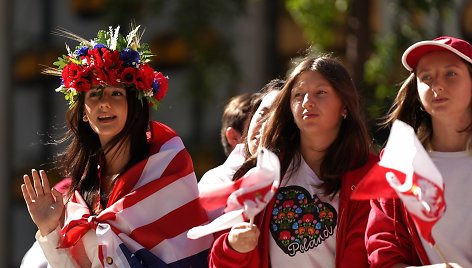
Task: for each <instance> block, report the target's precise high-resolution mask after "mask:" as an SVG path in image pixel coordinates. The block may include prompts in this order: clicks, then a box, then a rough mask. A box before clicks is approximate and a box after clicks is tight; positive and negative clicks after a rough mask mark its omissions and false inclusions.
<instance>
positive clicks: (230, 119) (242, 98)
mask: <svg viewBox="0 0 472 268" xmlns="http://www.w3.org/2000/svg"><path fill="white" fill-rule="evenodd" d="M255 95H256V93H243V94H240V95H237V96H235V97H232V98H231V99H230V100H229V102H228V103H227V104H226V105H225V108H224V111H223V116H222V117H221V131H220V139H221V145H223V149H224V152H225V154H226V155H227V156H228V155H229V154H230V153H231V150H232V148H231V145H230V144H229V142H228V139H227V138H226V129H227V128H228V127H232V128H234V129H235V130H237V131H238V132H239V133H240V134H241V136H242V135H243V133H244V130H245V127H246V126H247V121H248V118H250V117H249V115H250V112H251V110H252V105H253V101H252V98H253V97H255Z"/></svg>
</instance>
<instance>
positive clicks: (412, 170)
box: [351, 120, 446, 245]
mask: <svg viewBox="0 0 472 268" xmlns="http://www.w3.org/2000/svg"><path fill="white" fill-rule="evenodd" d="M394 197H398V198H400V200H401V201H402V202H403V204H404V205H405V207H406V209H407V210H408V212H409V213H410V214H411V216H412V218H413V220H414V222H415V225H416V228H417V229H418V231H419V233H420V234H421V235H422V236H423V238H424V239H425V240H427V241H428V242H429V243H430V244H431V245H434V244H435V241H434V238H433V237H432V235H431V230H432V228H433V226H434V224H436V222H437V221H438V220H439V219H440V218H441V216H442V215H443V214H444V211H445V209H446V203H445V199H444V183H443V179H442V176H441V173H440V172H439V171H438V169H437V168H436V166H435V165H434V163H433V161H432V160H431V158H430V157H429V155H428V153H427V152H426V150H425V149H424V148H423V146H422V145H421V143H420V141H419V140H418V138H417V137H416V134H415V132H414V130H413V128H412V127H410V126H409V125H407V124H405V123H403V122H402V121H399V120H397V121H395V122H394V123H393V125H392V129H391V131H390V136H389V139H388V141H387V145H386V146H385V149H384V150H383V154H382V156H381V159H380V161H379V163H378V164H377V165H376V166H374V167H373V168H372V169H371V170H370V171H369V173H368V174H367V175H366V176H365V177H364V178H363V179H362V181H361V182H360V183H359V185H358V186H357V188H356V189H355V190H354V192H353V194H352V197H351V198H352V199H357V200H363V199H364V200H365V199H374V198H394Z"/></svg>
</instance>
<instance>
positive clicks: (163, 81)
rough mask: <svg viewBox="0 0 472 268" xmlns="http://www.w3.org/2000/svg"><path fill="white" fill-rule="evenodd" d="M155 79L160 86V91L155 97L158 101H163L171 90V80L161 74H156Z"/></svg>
mask: <svg viewBox="0 0 472 268" xmlns="http://www.w3.org/2000/svg"><path fill="white" fill-rule="evenodd" d="M154 79H155V80H156V81H157V84H158V85H159V90H158V91H157V94H155V95H154V97H155V98H156V99H157V100H158V101H161V100H162V99H163V98H164V97H165V95H166V94H167V89H168V88H169V79H167V77H166V76H164V75H163V74H162V73H161V72H154Z"/></svg>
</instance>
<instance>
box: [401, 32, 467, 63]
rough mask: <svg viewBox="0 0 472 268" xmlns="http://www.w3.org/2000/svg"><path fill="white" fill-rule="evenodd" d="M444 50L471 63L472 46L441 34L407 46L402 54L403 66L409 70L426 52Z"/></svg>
mask: <svg viewBox="0 0 472 268" xmlns="http://www.w3.org/2000/svg"><path fill="white" fill-rule="evenodd" d="M444 50H447V51H451V52H452V53H454V54H456V55H457V56H459V57H461V58H463V59H464V60H466V61H468V62H469V63H470V64H472V46H471V45H470V43H469V42H467V41H464V40H462V39H459V38H454V37H451V36H441V37H438V38H435V39H433V40H427V41H421V42H418V43H415V44H413V45H411V46H410V47H409V48H407V49H406V50H405V52H404V53H403V56H402V63H403V66H405V68H406V69H407V70H408V71H410V72H411V71H413V70H414V69H415V68H416V65H417V64H418V61H419V60H420V59H421V57H423V56H424V55H425V54H426V53H429V52H433V51H444Z"/></svg>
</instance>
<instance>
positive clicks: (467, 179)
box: [422, 151, 472, 267]
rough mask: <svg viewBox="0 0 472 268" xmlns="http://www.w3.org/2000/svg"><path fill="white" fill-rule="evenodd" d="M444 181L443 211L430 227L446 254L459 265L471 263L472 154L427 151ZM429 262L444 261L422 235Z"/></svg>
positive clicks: (467, 265) (448, 259) (466, 265)
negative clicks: (444, 208)
mask: <svg viewBox="0 0 472 268" xmlns="http://www.w3.org/2000/svg"><path fill="white" fill-rule="evenodd" d="M429 155H430V157H431V159H432V160H433V162H434V164H435V165H436V167H437V168H438V170H439V172H441V175H442V177H443V181H444V185H445V188H444V192H445V199H446V212H445V213H444V214H443V216H442V217H441V218H440V219H439V221H438V222H437V223H436V225H435V226H434V227H433V230H432V234H433V238H434V240H435V241H436V245H437V246H439V248H440V250H441V251H442V253H443V254H444V256H445V257H446V258H447V261H449V262H454V263H457V264H459V265H461V266H462V267H472V213H471V211H472V198H471V194H472V156H470V155H468V154H467V152H465V151H464V152H451V153H447V152H430V153H429ZM422 242H423V246H424V248H425V250H426V252H427V254H428V257H429V259H430V261H431V263H443V262H444V261H443V260H442V259H441V258H440V256H439V255H438V253H437V252H436V251H435V249H434V248H432V247H431V246H430V245H429V244H428V243H427V242H426V241H425V240H424V239H423V238H422Z"/></svg>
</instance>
